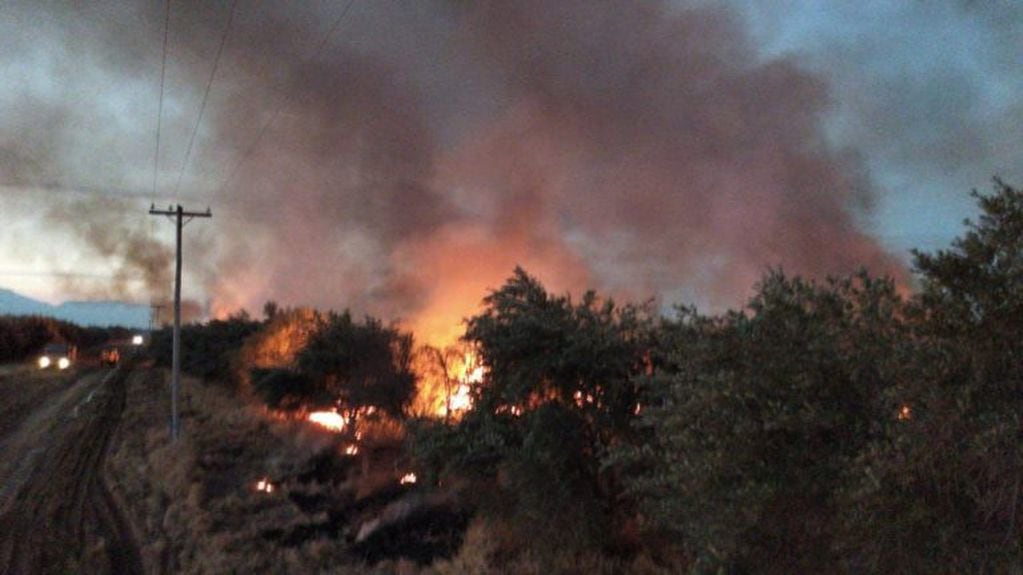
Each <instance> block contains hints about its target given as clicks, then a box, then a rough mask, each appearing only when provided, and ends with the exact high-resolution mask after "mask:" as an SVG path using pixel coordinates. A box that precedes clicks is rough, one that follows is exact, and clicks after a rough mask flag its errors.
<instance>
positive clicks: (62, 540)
mask: <svg viewBox="0 0 1023 575" xmlns="http://www.w3.org/2000/svg"><path fill="white" fill-rule="evenodd" d="M125 369H126V368H125ZM124 381H125V374H124V373H123V372H121V371H118V370H91V371H83V372H77V373H74V372H72V373H66V374H50V375H40V374H38V373H35V372H33V371H31V370H28V369H23V370H7V371H5V373H4V374H3V375H2V376H0V453H2V454H3V455H2V457H0V573H12V574H13V573H71V572H91V573H141V572H142V562H141V560H140V558H139V554H138V551H137V545H136V544H135V542H134V540H133V538H132V535H131V529H130V528H129V527H128V524H127V522H126V521H125V519H124V516H123V515H122V513H121V510H120V509H119V507H118V505H117V504H116V503H115V502H114V499H113V497H112V496H111V493H110V491H109V489H107V486H106V484H105V481H104V479H103V475H102V473H101V470H102V463H103V459H104V457H105V455H106V452H107V448H108V445H109V443H110V438H111V436H112V434H113V433H114V431H115V429H116V428H117V426H118V424H119V422H120V418H121V412H122V410H123V409H124V400H125V387H124Z"/></svg>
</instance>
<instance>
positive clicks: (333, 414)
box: [306, 411, 348, 432]
mask: <svg viewBox="0 0 1023 575" xmlns="http://www.w3.org/2000/svg"><path fill="white" fill-rule="evenodd" d="M306 419H307V420H308V421H310V422H312V423H315V424H316V425H319V426H320V427H322V428H324V429H329V430H330V431H336V432H342V431H344V429H345V426H346V425H348V420H347V419H346V418H345V417H344V416H343V415H341V414H340V413H338V412H337V411H314V412H312V413H310V414H309V415H308V416H306Z"/></svg>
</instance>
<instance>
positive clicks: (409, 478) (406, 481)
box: [398, 472, 416, 485]
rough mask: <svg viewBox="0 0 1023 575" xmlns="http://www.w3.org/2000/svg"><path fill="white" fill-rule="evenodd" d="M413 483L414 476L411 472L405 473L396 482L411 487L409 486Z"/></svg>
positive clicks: (414, 480)
mask: <svg viewBox="0 0 1023 575" xmlns="http://www.w3.org/2000/svg"><path fill="white" fill-rule="evenodd" d="M415 482H416V474H415V473H411V472H409V473H406V474H405V475H402V476H401V479H399V480H398V483H400V484H401V485H411V484H413V483H415Z"/></svg>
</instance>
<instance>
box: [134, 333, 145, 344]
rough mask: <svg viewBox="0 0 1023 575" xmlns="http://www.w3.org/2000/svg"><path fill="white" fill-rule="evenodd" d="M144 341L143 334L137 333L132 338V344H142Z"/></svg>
mask: <svg viewBox="0 0 1023 575" xmlns="http://www.w3.org/2000/svg"><path fill="white" fill-rule="evenodd" d="M142 341H143V339H142V336H141V335H136V336H134V337H132V338H131V344H132V345H142Z"/></svg>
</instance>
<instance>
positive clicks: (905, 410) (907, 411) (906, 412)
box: [896, 405, 913, 421]
mask: <svg viewBox="0 0 1023 575" xmlns="http://www.w3.org/2000/svg"><path fill="white" fill-rule="evenodd" d="M896 417H897V418H898V420H899V421H908V420H910V419H912V418H913V409H912V408H910V407H909V406H908V405H903V406H902V407H900V408H899V414H898V415H897V416H896Z"/></svg>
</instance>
